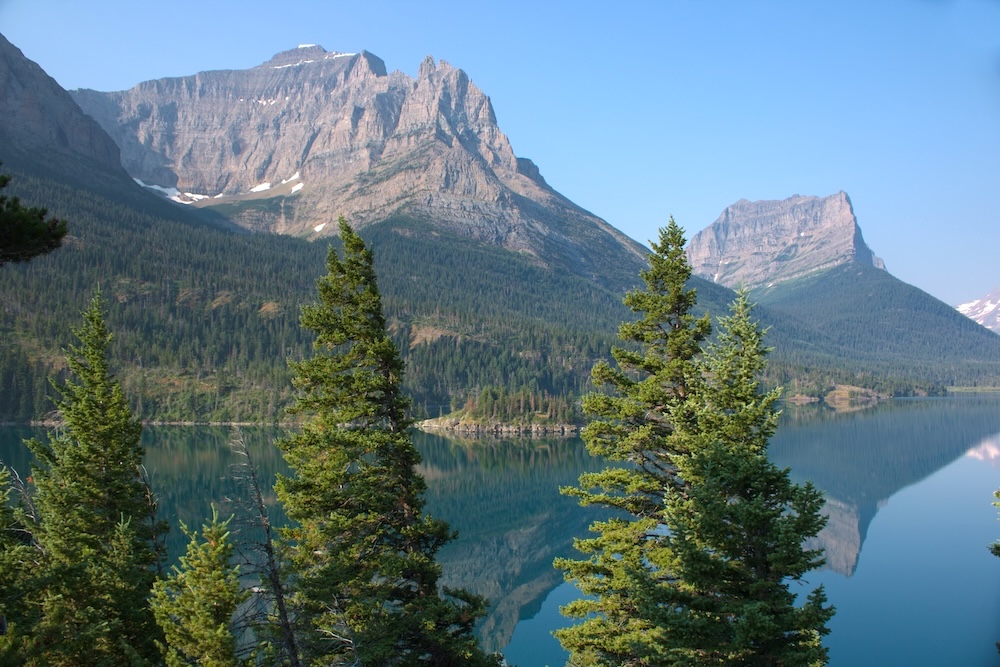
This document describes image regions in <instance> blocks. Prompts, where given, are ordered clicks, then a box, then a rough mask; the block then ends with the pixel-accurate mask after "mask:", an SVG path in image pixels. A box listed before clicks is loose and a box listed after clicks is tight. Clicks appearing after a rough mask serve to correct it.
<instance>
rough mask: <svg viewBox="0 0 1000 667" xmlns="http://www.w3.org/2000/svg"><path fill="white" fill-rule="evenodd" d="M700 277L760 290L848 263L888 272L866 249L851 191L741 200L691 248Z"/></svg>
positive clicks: (705, 230) (689, 245)
mask: <svg viewBox="0 0 1000 667" xmlns="http://www.w3.org/2000/svg"><path fill="white" fill-rule="evenodd" d="M688 258H689V260H690V262H691V266H692V268H693V270H694V273H695V274H696V275H699V276H702V277H704V278H707V279H709V280H712V281H714V282H716V283H720V284H722V285H725V286H727V287H735V286H737V285H739V284H740V283H743V284H745V285H746V286H747V287H750V288H753V287H759V286H761V285H767V284H773V283H777V282H781V281H784V280H790V279H793V278H797V277H800V276H804V275H807V274H809V273H813V272H816V271H821V270H823V269H827V268H831V267H833V266H838V265H840V264H844V263H847V262H852V261H856V262H862V263H865V264H871V265H873V266H876V267H878V268H881V269H884V268H885V266H884V264H883V262H882V260H881V259H879V258H878V257H876V256H875V255H874V253H872V251H871V249H870V248H868V246H867V245H866V244H865V241H864V238H863V237H862V234H861V228H860V227H859V226H858V222H857V218H856V217H855V215H854V207H853V206H852V204H851V199H850V197H848V196H847V193H846V192H843V191H841V192H838V193H836V194H833V195H830V196H828V197H808V196H802V195H793V196H791V197H789V198H788V199H783V200H768V201H748V200H746V199H741V200H739V201H738V202H736V203H735V204H733V205H731V206H729V207H727V208H726V210H724V211H723V212H722V214H721V215H720V216H719V218H718V219H717V220H716V221H715V222H713V223H712V224H711V225H709V226H708V227H706V228H705V229H703V230H702V231H701V232H699V233H697V234H695V236H694V237H693V238H692V239H691V241H690V243H689V244H688Z"/></svg>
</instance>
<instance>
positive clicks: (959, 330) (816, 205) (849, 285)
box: [688, 192, 1000, 385]
mask: <svg viewBox="0 0 1000 667" xmlns="http://www.w3.org/2000/svg"><path fill="white" fill-rule="evenodd" d="M688 256H689V258H690V260H691V263H692V266H693V269H694V272H695V274H696V275H698V276H700V277H702V278H705V279H707V280H711V281H713V282H715V283H717V284H720V285H726V286H736V285H738V284H740V283H743V284H745V285H746V286H747V287H749V288H752V292H753V297H754V299H755V300H756V301H757V302H758V303H759V304H760V305H761V306H762V311H761V315H762V317H763V318H764V320H765V321H767V322H769V323H771V324H772V333H771V340H770V344H771V345H775V346H776V347H777V349H778V353H777V354H776V359H779V360H780V359H786V360H788V359H791V360H795V361H794V363H795V364H797V365H798V368H800V369H804V368H806V367H811V366H828V367H832V368H836V369H839V370H841V371H843V373H842V374H841V375H840V376H839V380H838V381H839V382H844V383H848V384H850V383H851V376H854V377H857V378H867V379H865V380H862V381H861V382H859V383H860V384H868V383H870V382H871V381H872V378H873V377H882V378H889V377H893V378H923V380H924V381H929V382H933V383H937V384H940V385H950V384H978V383H987V384H988V383H992V382H996V378H997V377H998V372H1000V338H998V337H996V336H994V335H992V334H990V333H989V332H987V331H986V330H984V329H983V328H982V327H979V326H976V325H975V324H974V323H972V322H970V321H969V320H968V319H966V318H963V317H962V316H961V315H960V314H959V313H957V312H955V310H954V309H952V308H951V307H950V306H948V305H946V304H944V303H942V302H941V301H939V300H937V299H935V298H934V297H932V296H931V295H929V294H927V293H925V292H923V291H921V290H919V289H917V288H916V287H913V286H912V285H908V284H906V283H904V282H902V281H901V280H898V279H897V278H895V277H893V276H892V275H890V274H889V273H888V272H887V271H886V270H885V267H884V264H883V262H882V260H880V259H879V258H878V257H876V256H875V254H874V253H873V252H872V251H871V249H870V248H869V247H868V246H867V245H866V244H865V242H864V238H863V236H862V233H861V228H860V226H859V225H858V222H857V218H856V217H855V215H854V210H853V207H852V205H851V201H850V198H849V197H848V196H847V194H846V193H844V192H839V193H837V194H835V195H831V196H829V197H822V198H821V197H802V196H798V195H796V196H794V197H791V198H789V199H785V200H782V201H758V202H750V201H747V200H740V201H739V202H737V203H735V204H733V205H732V206H730V207H728V208H727V209H726V210H725V211H723V213H722V215H720V216H719V218H718V219H717V220H716V221H715V222H713V223H712V224H711V225H709V226H708V227H707V228H705V229H704V230H702V231H701V232H699V233H698V234H696V235H695V236H694V237H693V238H692V239H691V242H690V244H689V247H688ZM798 372H801V370H800V371H798Z"/></svg>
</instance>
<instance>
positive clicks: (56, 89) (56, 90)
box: [0, 35, 124, 175]
mask: <svg viewBox="0 0 1000 667" xmlns="http://www.w3.org/2000/svg"><path fill="white" fill-rule="evenodd" d="M0 118H2V119H3V122H0V149H2V153H0V159H9V158H10V154H11V153H20V154H22V155H30V156H33V157H34V158H35V159H36V160H38V161H40V162H41V161H44V160H46V159H54V158H55V159H60V160H64V159H65V158H66V157H72V158H76V159H83V160H87V161H93V162H97V163H99V164H100V165H101V166H103V167H106V168H108V169H111V170H117V171H119V172H120V171H121V169H122V167H121V162H120V160H119V154H118V146H116V145H115V142H114V141H113V140H112V139H111V137H109V136H108V135H107V133H106V132H105V131H104V130H103V129H101V127H100V126H99V125H98V124H97V123H95V122H94V119H93V118H90V117H89V116H87V115H86V114H84V113H83V112H81V110H80V107H78V106H77V104H76V103H75V102H74V101H73V99H72V98H71V97H70V95H69V93H67V92H66V91H65V90H63V89H62V88H61V87H60V86H59V84H58V83H56V82H55V80H54V79H53V78H52V77H50V76H49V75H48V74H46V73H45V72H44V71H43V70H42V68H41V67H39V66H38V65H37V64H35V63H34V62H32V61H31V60H28V59H27V58H25V57H24V54H23V53H21V51H20V49H18V48H17V47H15V46H14V45H13V44H11V43H10V42H8V41H7V40H6V39H5V38H4V37H3V36H2V35H0ZM81 171H83V170H81ZM123 175H124V174H123Z"/></svg>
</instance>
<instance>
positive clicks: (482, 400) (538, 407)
mask: <svg viewBox="0 0 1000 667" xmlns="http://www.w3.org/2000/svg"><path fill="white" fill-rule="evenodd" d="M451 416H452V417H455V418H458V419H461V420H463V421H470V422H475V423H478V424H512V425H516V426H525V425H531V424H578V423H580V418H581V416H580V414H579V411H578V410H577V407H576V405H575V401H574V400H573V399H572V398H571V397H569V396H550V395H549V393H548V392H544V391H531V390H529V389H524V388H522V389H518V390H516V391H509V390H507V389H506V388H504V387H486V388H484V389H482V390H481V391H480V392H479V393H478V394H477V395H476V396H470V397H469V398H468V399H466V401H465V404H464V405H463V406H462V408H461V409H460V410H458V411H453V412H452V414H451Z"/></svg>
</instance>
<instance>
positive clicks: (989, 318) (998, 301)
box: [955, 287, 1000, 333]
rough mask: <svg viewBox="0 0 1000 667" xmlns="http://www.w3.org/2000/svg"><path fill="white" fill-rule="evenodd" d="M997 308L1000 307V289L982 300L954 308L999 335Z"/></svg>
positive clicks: (999, 324) (998, 312) (999, 317)
mask: <svg viewBox="0 0 1000 667" xmlns="http://www.w3.org/2000/svg"><path fill="white" fill-rule="evenodd" d="M997 306H1000V287H998V288H996V289H995V290H993V291H992V292H990V293H989V294H987V295H986V296H984V297H983V298H982V299H976V300H975V301H969V302H968V303H961V304H959V305H957V306H955V310H957V311H958V312H960V313H962V314H963V315H965V316H966V317H968V318H970V319H973V320H975V321H976V322H979V323H980V324H982V325H983V326H984V327H986V328H987V329H989V330H991V331H995V332H997V333H1000V308H997Z"/></svg>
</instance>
